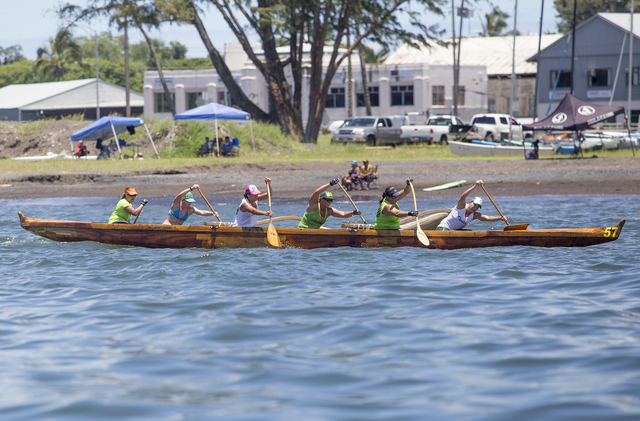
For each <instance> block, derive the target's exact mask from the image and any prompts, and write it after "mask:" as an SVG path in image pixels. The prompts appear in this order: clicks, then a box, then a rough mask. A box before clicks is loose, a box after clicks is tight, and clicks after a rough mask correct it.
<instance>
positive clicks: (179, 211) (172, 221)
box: [162, 184, 218, 225]
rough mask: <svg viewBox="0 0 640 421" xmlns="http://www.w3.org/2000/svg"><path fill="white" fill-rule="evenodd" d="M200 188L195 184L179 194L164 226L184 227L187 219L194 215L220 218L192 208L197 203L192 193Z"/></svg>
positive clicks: (208, 212)
mask: <svg viewBox="0 0 640 421" xmlns="http://www.w3.org/2000/svg"><path fill="white" fill-rule="evenodd" d="M199 188H200V186H198V185H197V184H194V185H193V186H191V187H189V188H188V189H184V190H182V191H181V192H180V193H178V195H177V196H176V197H175V199H173V203H172V204H171V208H170V209H169V214H168V215H167V219H165V220H164V222H163V223H162V225H182V224H184V223H185V221H186V220H187V218H189V216H190V215H192V214H194V213H195V214H196V215H200V216H214V215H215V216H218V214H217V213H214V212H211V211H205V210H200V209H198V208H196V207H195V206H191V204H192V203H194V202H195V199H194V198H193V193H191V192H192V191H193V190H198V189H199Z"/></svg>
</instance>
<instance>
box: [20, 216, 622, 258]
mask: <svg viewBox="0 0 640 421" xmlns="http://www.w3.org/2000/svg"><path fill="white" fill-rule="evenodd" d="M18 215H19V217H20V225H21V226H22V228H24V229H25V230H27V231H29V232H32V233H34V234H36V235H39V236H41V237H44V238H48V239H50V240H54V241H60V242H74V241H95V242H98V243H104V244H117V245H126V246H137V247H150V248H203V249H216V248H255V247H269V243H268V241H267V228H262V227H255V228H241V227H230V226H226V225H225V224H224V223H222V224H218V223H212V225H209V226H206V225H155V224H138V225H134V224H106V223H101V222H74V221H58V220H49V219H34V218H27V217H26V216H24V215H23V214H22V212H18ZM624 223H625V221H624V220H622V221H620V223H618V225H616V226H612V227H605V228H567V229H540V230H527V229H522V230H505V231H498V230H494V231H467V230H464V231H425V234H426V235H427V237H428V238H429V243H430V244H429V246H428V247H427V246H425V245H423V244H422V243H421V242H420V241H419V240H418V238H417V236H416V232H415V231H414V230H374V229H358V228H344V229H301V228H277V229H276V231H277V234H278V236H279V237H280V241H281V243H282V246H283V247H285V248H286V247H295V248H302V249H315V248H333V247H356V248H376V247H421V248H430V249H441V250H455V249H462V248H481V247H505V246H532V247H586V246H592V245H596V244H602V243H607V242H610V241H614V240H617V239H618V237H619V236H620V232H621V231H622V227H623V226H624ZM367 228H368V227H367Z"/></svg>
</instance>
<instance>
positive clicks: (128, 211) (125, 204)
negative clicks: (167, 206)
mask: <svg viewBox="0 0 640 421" xmlns="http://www.w3.org/2000/svg"><path fill="white" fill-rule="evenodd" d="M136 196H138V192H137V191H136V189H134V188H133V187H127V188H126V189H124V194H123V195H122V198H121V199H120V201H119V202H118V204H117V205H116V208H115V209H114V210H113V212H112V213H111V217H110V218H109V222H108V223H109V224H129V223H130V222H129V218H131V215H133V216H138V215H140V212H142V208H144V205H146V204H147V201H146V200H143V201H142V202H141V203H140V206H138V207H137V208H136V209H134V208H133V206H131V204H132V203H133V201H134V200H136Z"/></svg>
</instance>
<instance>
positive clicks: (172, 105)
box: [135, 20, 176, 115]
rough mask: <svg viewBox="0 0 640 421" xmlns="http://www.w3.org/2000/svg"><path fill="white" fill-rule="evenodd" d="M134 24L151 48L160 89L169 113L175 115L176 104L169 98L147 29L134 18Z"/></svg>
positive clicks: (169, 94)
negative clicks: (169, 109)
mask: <svg viewBox="0 0 640 421" xmlns="http://www.w3.org/2000/svg"><path fill="white" fill-rule="evenodd" d="M135 23H136V26H137V27H138V29H139V30H140V32H142V36H144V39H145V41H147V45H148V46H149V50H151V55H152V56H153V60H154V61H155V62H156V67H158V74H159V75H160V82H161V83H162V89H163V90H164V98H165V100H166V101H167V103H168V104H169V107H170V108H171V115H176V106H175V104H174V103H173V100H172V99H171V92H169V88H168V87H167V82H166V81H165V80H164V74H163V73H162V65H161V64H160V60H158V55H157V54H156V49H155V48H153V43H152V42H151V38H149V35H147V31H145V30H144V28H143V27H142V25H141V24H140V22H138V21H137V20H135Z"/></svg>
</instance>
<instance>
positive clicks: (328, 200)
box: [323, 197, 333, 202]
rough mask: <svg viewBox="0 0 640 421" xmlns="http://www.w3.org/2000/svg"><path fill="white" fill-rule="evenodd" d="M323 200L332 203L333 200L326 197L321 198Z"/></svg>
mask: <svg viewBox="0 0 640 421" xmlns="http://www.w3.org/2000/svg"><path fill="white" fill-rule="evenodd" d="M323 199H324V200H326V201H327V202H333V199H327V198H326V197H323Z"/></svg>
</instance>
